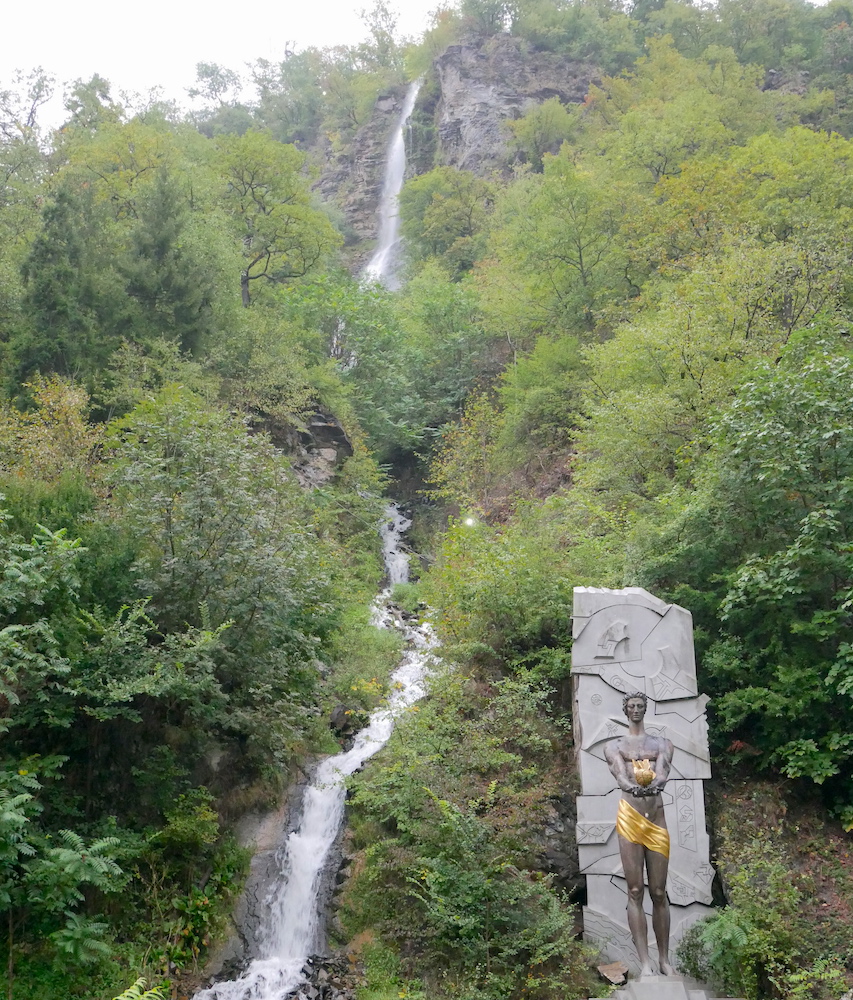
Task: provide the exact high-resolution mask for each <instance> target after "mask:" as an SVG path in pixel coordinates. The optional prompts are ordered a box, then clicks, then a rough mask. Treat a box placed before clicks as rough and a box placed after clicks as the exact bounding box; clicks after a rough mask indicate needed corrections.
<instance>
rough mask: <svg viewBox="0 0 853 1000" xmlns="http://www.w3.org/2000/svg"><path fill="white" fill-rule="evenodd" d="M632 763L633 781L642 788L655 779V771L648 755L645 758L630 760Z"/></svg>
mask: <svg viewBox="0 0 853 1000" xmlns="http://www.w3.org/2000/svg"><path fill="white" fill-rule="evenodd" d="M631 763H632V764H633V765H634V781H636V782H637V784H638V785H641V786H642V787H643V788H646V787H647V786H648V785H650V784H651V783H652V782H653V781H654V780H655V772H654V771H653V770H652V765H651V763H650V762H649V759H648V757H647V758H646V759H645V760H632V761H631Z"/></svg>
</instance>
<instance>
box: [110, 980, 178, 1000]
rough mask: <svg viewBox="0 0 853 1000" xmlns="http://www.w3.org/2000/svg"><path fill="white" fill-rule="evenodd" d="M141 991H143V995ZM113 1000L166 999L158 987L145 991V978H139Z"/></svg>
mask: <svg viewBox="0 0 853 1000" xmlns="http://www.w3.org/2000/svg"><path fill="white" fill-rule="evenodd" d="M143 990H145V992H144V993H143ZM113 1000H166V998H165V995H164V993H163V991H162V990H161V989H160V987H159V986H154V987H152V988H151V989H150V990H146V989H145V978H144V977H143V976H140V977H139V979H137V980H136V982H135V983H134V984H133V986H128V988H127V989H126V990H125V991H124V993H119V995H118V996H117V997H113Z"/></svg>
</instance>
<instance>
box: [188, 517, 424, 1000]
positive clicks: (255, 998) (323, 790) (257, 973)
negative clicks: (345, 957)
mask: <svg viewBox="0 0 853 1000" xmlns="http://www.w3.org/2000/svg"><path fill="white" fill-rule="evenodd" d="M410 524H411V521H410V520H409V519H408V518H407V517H405V515H403V514H402V513H401V512H400V510H399V509H398V507H397V506H396V505H395V504H391V505H390V506H389V507H388V509H387V520H386V522H385V523H384V524H383V526H382V528H381V535H382V547H383V552H384V555H385V567H386V571H387V575H388V581H389V584H394V583H405V582H406V581H407V580H408V556H407V555H406V553H405V551H404V548H403V544H402V537H403V534H404V532H405V531H406V529H407V528H408V527H409V526H410ZM389 597H390V588H389V589H387V590H384V591H383V592H382V593H381V594H379V596H378V597H377V598H376V601H375V602H374V613H373V623H374V624H375V625H376V626H378V627H379V628H388V627H391V626H392V617H391V612H390V610H389V609H388V606H387V605H388V599H389ZM402 630H403V634H404V636H405V638H406V640H407V642H408V645H409V649H408V650H407V652H406V653H405V654H404V655H403V657H402V660H401V662H400V665H399V666H398V667H397V669H396V670H395V671H394V673H393V674H392V675H391V683H390V689H391V692H392V693H391V695H390V696H389V698H388V701H387V704H386V705H385V707H383V708H380V709H377V710H376V711H375V712H374V713H373V714H372V715H371V717H370V722H369V723H368V725H367V727H366V728H365V729H362V730H361V732H359V733H358V735H357V736H356V738H355V740H354V742H353V745H352V747H351V748H350V749H349V750H347V751H345V752H344V753H340V754H337V755H336V756H334V757H328V758H326V759H325V760H323V761H321V762H320V764H319V765H318V766H317V768H316V769H315V771H314V774H313V776H312V778H311V781H310V783H309V785H308V787H307V788H306V789H305V794H304V798H303V803H302V814H301V817H300V819H299V822H298V824H297V826H296V829H295V830H294V831H293V832H292V833H291V834H290V835H289V836H288V837H287V838H286V840H284V842H283V843H282V846H281V848H280V851H279V862H280V864H279V870H280V878H278V879H277V880H276V882H275V883H274V885H273V886H272V888H271V889H270V891H269V894H268V896H267V898H266V900H265V906H264V915H263V925H262V927H261V933H260V938H261V952H262V953H261V955H260V957H258V958H256V959H255V960H254V961H252V962H251V964H250V965H249V967H248V968H247V969H246V971H245V972H244V973H243V974H242V975H241V976H240V978H239V979H236V980H233V981H231V982H221V983H216V984H214V985H213V986H211V987H209V988H208V989H205V990H202V991H201V992H200V993H197V994H196V1000H283V998H284V997H286V996H288V995H289V994H290V993H293V992H294V991H295V990H296V989H297V988H298V987H299V985H300V984H301V983H302V982H303V981H304V974H303V968H304V966H305V963H306V960H307V959H308V957H309V956H310V955H312V954H316V953H317V952H318V951H320V950H321V949H322V947H323V928H322V920H321V907H320V898H321V889H322V885H323V877H324V874H327V859H328V857H329V852H330V851H331V848H332V845H333V844H334V842H335V840H336V838H337V836H338V833H339V830H340V827H341V823H342V821H343V816H344V802H345V799H346V784H345V782H346V778H347V776H348V775H350V774H352V773H353V772H354V771H357V770H358V769H359V768H360V767H361V766H362V765H363V764H364V763H365V761H366V760H368V759H369V758H370V757H372V756H373V754H375V753H376V752H377V751H378V750H380V749H381V748H382V747H383V746H384V745H385V743H386V742H387V741H388V739H389V738H390V736H391V733H392V731H393V729H394V723H395V720H396V719H397V718H398V717H399V716H400V714H401V713H402V712H404V711H405V710H406V709H407V708H409V706H411V705H413V704H414V703H415V702H416V701H417V700H418V699H419V698H421V697H423V695H424V693H425V688H424V684H425V677H426V674H427V671H428V668H429V665H430V663H431V662H433V661H434V659H435V656H434V650H435V648H436V646H437V642H436V639H435V637H434V635H433V631H432V629H431V627H430V626H429V625H428V624H422V625H417V626H411V625H403V626H402Z"/></svg>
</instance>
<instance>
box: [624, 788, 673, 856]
mask: <svg viewBox="0 0 853 1000" xmlns="http://www.w3.org/2000/svg"><path fill="white" fill-rule="evenodd" d="M616 832H617V833H618V834H619V836H620V837H624V838H625V840H627V841H629V842H630V843H632V844H642V845H643V847H647V848H648V849H649V850H650V851H656V852H657V853H658V854H662V855H663V856H664V857H665V858H668V857H669V833H668V832H667V831H666V830H664V828H663V827H662V826H658V825H657V824H656V823H652V821H651V820H648V819H646V817H645V816H641V815H640V813H638V812H637V810H636V809H635V808H634V807H633V806H632V805H631V803H630V802H626V801H625V799H620V800H619V812H618V813H617V815H616Z"/></svg>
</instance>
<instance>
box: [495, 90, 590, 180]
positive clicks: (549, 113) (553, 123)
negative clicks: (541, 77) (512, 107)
mask: <svg viewBox="0 0 853 1000" xmlns="http://www.w3.org/2000/svg"><path fill="white" fill-rule="evenodd" d="M576 121H577V119H576V116H575V115H573V114H572V113H571V111H569V109H568V108H567V107H566V106H565V105H564V104H563V103H562V102H561V101H560V99H559V98H558V97H549V98H548V100H547V101H543V102H542V103H541V104H539V105H537V106H536V107H535V108H531V110H530V111H528V112H527V114H526V115H523V116H522V117H521V118H517V119H515V121H510V122H509V123H508V124H509V127H510V129H511V130H512V134H513V136H514V137H515V140H516V142H517V143H518V146H519V149H520V150H521V151H522V152H523V153H524V154H525V156H526V158H527V162H528V163H529V164H530V165H531V166H532V167H533V169H534V170H537V171H541V170H542V157H543V156H544V155H545V153H552V154H553V153H556V152H557V151H558V150H559V148H560V146H561V145H562V144H563V142H565V141H566V140H568V139H571V138H572V136H573V134H574V132H575V129H576Z"/></svg>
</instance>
